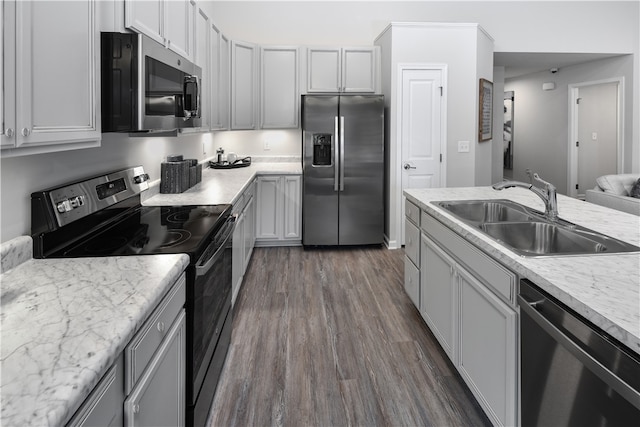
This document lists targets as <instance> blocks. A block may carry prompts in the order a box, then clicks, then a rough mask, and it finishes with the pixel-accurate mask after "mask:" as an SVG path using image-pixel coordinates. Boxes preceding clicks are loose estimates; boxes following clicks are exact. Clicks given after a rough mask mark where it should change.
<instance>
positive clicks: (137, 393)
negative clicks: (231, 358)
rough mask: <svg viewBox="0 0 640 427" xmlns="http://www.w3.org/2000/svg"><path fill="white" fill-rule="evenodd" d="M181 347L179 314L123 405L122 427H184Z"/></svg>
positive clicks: (183, 334) (182, 320)
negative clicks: (162, 426)
mask: <svg viewBox="0 0 640 427" xmlns="http://www.w3.org/2000/svg"><path fill="white" fill-rule="evenodd" d="M185 343H186V329H185V314H184V310H183V311H182V312H181V313H180V315H179V316H178V317H177V318H176V320H175V322H174V323H173V325H172V326H171V330H170V331H169V333H168V334H167V337H166V338H165V340H164V341H163V343H162V345H161V346H160V348H159V349H158V352H157V353H156V354H155V356H154V357H153V359H152V360H151V362H150V363H149V366H147V369H146V370H145V371H144V374H143V375H142V377H141V378H140V381H138V383H137V384H136V386H135V387H134V388H133V390H132V391H131V394H129V397H128V398H127V399H126V400H125V401H124V421H125V426H129V427H132V426H161V425H171V426H178V427H179V426H184V424H185V369H186V365H185V350H186V348H185Z"/></svg>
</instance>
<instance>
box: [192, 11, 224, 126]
mask: <svg viewBox="0 0 640 427" xmlns="http://www.w3.org/2000/svg"><path fill="white" fill-rule="evenodd" d="M195 24H196V25H195V27H196V28H195V30H196V37H195V63H196V65H198V66H199V67H200V68H202V82H201V85H200V99H201V100H202V101H201V102H202V103H201V105H202V110H201V113H200V117H201V119H202V125H201V127H202V130H205V131H206V130H209V129H211V123H212V119H211V118H212V116H213V113H212V104H211V100H212V96H211V95H212V92H213V77H212V76H213V73H212V58H213V55H214V54H217V51H218V49H217V46H216V47H215V50H214V49H213V47H212V41H213V37H212V36H211V35H210V33H211V22H210V19H209V16H207V14H206V12H205V11H204V10H202V8H200V7H198V10H197V12H196V20H195ZM216 41H217V40H216Z"/></svg>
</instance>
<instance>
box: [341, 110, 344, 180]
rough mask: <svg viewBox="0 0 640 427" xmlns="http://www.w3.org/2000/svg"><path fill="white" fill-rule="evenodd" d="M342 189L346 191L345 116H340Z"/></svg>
mask: <svg viewBox="0 0 640 427" xmlns="http://www.w3.org/2000/svg"><path fill="white" fill-rule="evenodd" d="M340 191H344V116H340Z"/></svg>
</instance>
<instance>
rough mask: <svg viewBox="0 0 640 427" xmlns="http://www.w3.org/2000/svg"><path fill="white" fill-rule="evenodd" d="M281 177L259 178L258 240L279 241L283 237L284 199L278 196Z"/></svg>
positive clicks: (257, 190)
mask: <svg viewBox="0 0 640 427" xmlns="http://www.w3.org/2000/svg"><path fill="white" fill-rule="evenodd" d="M280 178H281V177H279V176H261V177H258V187H257V189H256V193H257V202H258V208H257V209H258V212H259V215H257V220H256V225H257V230H256V238H258V239H278V238H280V236H281V233H282V232H281V229H280V222H279V221H278V218H279V217H280V215H282V207H281V205H282V198H281V197H279V196H278V193H279V187H280Z"/></svg>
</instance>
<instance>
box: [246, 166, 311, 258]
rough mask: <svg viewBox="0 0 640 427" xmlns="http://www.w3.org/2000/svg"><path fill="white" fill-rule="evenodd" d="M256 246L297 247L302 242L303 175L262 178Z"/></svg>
mask: <svg viewBox="0 0 640 427" xmlns="http://www.w3.org/2000/svg"><path fill="white" fill-rule="evenodd" d="M256 192H257V198H256V200H257V206H256V209H257V211H256V212H257V213H256V218H257V220H256V246H294V245H299V244H300V243H301V241H302V205H301V198H302V177H301V176H300V175H283V176H277V175H266V176H259V177H258V186H257V189H256Z"/></svg>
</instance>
